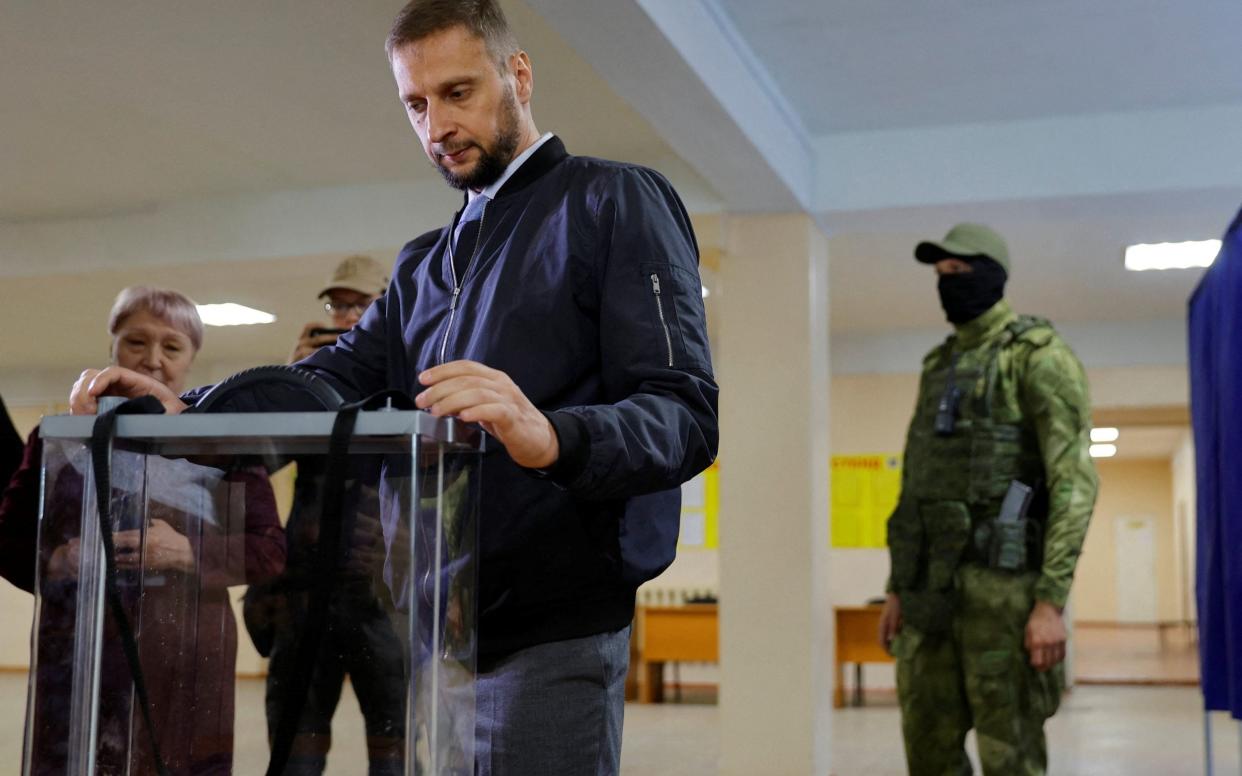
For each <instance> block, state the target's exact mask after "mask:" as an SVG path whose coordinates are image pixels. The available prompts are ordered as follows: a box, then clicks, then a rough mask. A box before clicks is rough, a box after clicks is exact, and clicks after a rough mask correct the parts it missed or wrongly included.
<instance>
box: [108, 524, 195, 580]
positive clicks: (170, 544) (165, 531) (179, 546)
mask: <svg viewBox="0 0 1242 776" xmlns="http://www.w3.org/2000/svg"><path fill="white" fill-rule="evenodd" d="M141 534H142V532H141V531H138V530H132V531H119V532H117V533H116V535H115V536H113V538H112V541H113V544H114V545H115V546H116V567H117V568H119V569H136V568H138V565H139V563H140V562H141V560H142V557H143V555H144V552H143V547H142V536H141ZM145 555H146V568H147V570H148V571H181V572H185V573H189V572H191V571H193V570H194V551H193V549H192V548H191V547H190V540H189V539H187V538H186V537H185V535H184V534H180V533H177V530H176V529H175V528H173V527H172V526H171V525H169V524H168V523H166V522H164V521H163V520H158V519H157V520H152V521H151V524H150V525H149V526H147V541H146V552H145Z"/></svg>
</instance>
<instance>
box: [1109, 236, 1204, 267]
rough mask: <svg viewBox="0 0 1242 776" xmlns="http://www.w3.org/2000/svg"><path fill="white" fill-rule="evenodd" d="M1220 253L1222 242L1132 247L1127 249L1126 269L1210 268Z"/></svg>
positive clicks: (1200, 241)
mask: <svg viewBox="0 0 1242 776" xmlns="http://www.w3.org/2000/svg"><path fill="white" fill-rule="evenodd" d="M1218 253H1220V240H1191V241H1189V242H1176V243H1155V244H1152V245H1147V244H1143V243H1140V244H1139V245H1131V246H1129V247H1127V248H1126V269H1128V270H1133V271H1135V272H1142V271H1144V270H1148V269H1191V268H1193V267H1210V266H1212V262H1213V261H1215V260H1216V254H1218Z"/></svg>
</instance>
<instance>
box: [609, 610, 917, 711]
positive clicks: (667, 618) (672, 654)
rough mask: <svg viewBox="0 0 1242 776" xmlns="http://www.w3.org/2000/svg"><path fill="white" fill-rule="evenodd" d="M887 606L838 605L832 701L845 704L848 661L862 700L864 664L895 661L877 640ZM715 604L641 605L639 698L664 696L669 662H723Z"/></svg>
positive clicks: (636, 652) (635, 655) (636, 660)
mask: <svg viewBox="0 0 1242 776" xmlns="http://www.w3.org/2000/svg"><path fill="white" fill-rule="evenodd" d="M883 610H884V608H883V607H882V606H836V607H833V616H834V618H835V621H836V638H837V644H836V647H837V648H836V686H835V691H834V693H833V702H834V703H835V704H836V705H837V706H838V707H840V706H844V705H845V673H844V667H845V664H846V663H854V664H856V665H857V668H856V674H855V677H856V680H855V685H854V686H855V692H854V699H855V704H856V705H862V664H863V663H891V662H893V658H892V656H890V655H889V654H888V653H887V652H885V651H884V648H883V647H881V646H880V644H879V642H878V641H877V640H876V636H877V634H878V632H879V629H880V612H882V611H883ZM717 617H718V610H717V605H716V604H686V605H684V606H640V607H639V608H638V611H637V613H636V617H635V629H634V640H633V642H632V651H631V664H632V665H634V666H636V667H637V671H636V673H637V680H638V700H639V701H640V702H642V703H662V702H663V701H664V664H665V663H718V662H720V627H719V623H718V622H717Z"/></svg>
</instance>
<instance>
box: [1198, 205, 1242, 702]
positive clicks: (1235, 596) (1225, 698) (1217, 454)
mask: <svg viewBox="0 0 1242 776" xmlns="http://www.w3.org/2000/svg"><path fill="white" fill-rule="evenodd" d="M1189 332H1190V411H1191V421H1192V424H1193V426H1194V436H1195V468H1196V478H1197V484H1198V488H1197V490H1198V538H1197V542H1196V544H1197V552H1196V556H1197V569H1196V571H1197V575H1196V577H1197V578H1196V580H1195V599H1196V602H1197V604H1198V610H1199V612H1198V614H1199V658H1200V660H1199V664H1200V674H1201V676H1200V685H1201V686H1202V688H1203V705H1204V708H1205V709H1207V710H1208V711H1228V712H1230V713H1231V714H1232V715H1233V716H1234V718H1236V719H1242V213H1239V214H1238V217H1237V218H1235V219H1234V222H1233V225H1232V226H1230V227H1229V231H1228V232H1227V233H1226V235H1225V239H1224V241H1223V244H1222V245H1221V250H1220V255H1219V256H1217V258H1216V261H1215V263H1213V265H1212V267H1211V268H1210V269H1208V271H1207V272H1206V273H1205V274H1204V276H1203V280H1202V281H1201V282H1200V283H1199V287H1198V289H1196V290H1195V293H1194V295H1193V296H1191V298H1190V321H1189Z"/></svg>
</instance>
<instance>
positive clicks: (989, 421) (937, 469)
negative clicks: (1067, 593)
mask: <svg viewBox="0 0 1242 776" xmlns="http://www.w3.org/2000/svg"><path fill="white" fill-rule="evenodd" d="M1054 336H1055V331H1054V330H1053V329H1052V326H1051V324H1050V323H1049V322H1048V321H1046V320H1043V319H1041V318H1035V317H1032V316H1021V317H1019V318H1018V319H1017V320H1015V321H1014V322H1012V323H1010V324H1009V325H1008V326H1007V327H1006V328H1005V330H1004V331H1003V332H1002V333H1001V334H1000V335H999V336H998V337H996V338H995V339H994V340H993V341H992V342H987V343H984V344H983V345H981V346H980V347H981V348H987V349H988V351H987V354H986V356H985V357H984V358H983V359H975V358H972V359H970V361H971V362H972V363H970V364H967V365H965V366H963V365H962V364H960V363H958V354H957V353H956V352H955V345H956V336H951V337H949V339H948V340H947V341H946V342H945V343H944V345H942V346H941V347H940V348H938V349H937V351H935V352H934V353H933V354H932V355H931V356H930V357H929V359H928V362H927V364H926V365H925V367H924V370H923V376H922V381H921V383H920V386H919V400H918V405H917V407H916V408H915V412H914V418H913V420H912V421H911V423H910V431H909V434H908V436H907V438H906V454H905V461H904V467H905V477H904V478H903V486H902V493H901V500H900V503H899V504H898V506H897V509H896V510H895V511H894V513H893V515H892V517H890V518H889V522H888V542H889V551H890V555H891V558H892V577H891V579H892V586H893V590H894V591H895V592H897V593H898V594H899V595H900V596H901V599H902V616H903V618H904V619H905V620H906V621H907V622H910V624H912V625H914V626H915V627H917V628H919V630H921V631H923V632H924V633H935V632H939V631H941V630H943V629H944V628H947V626H948V624H949V623H950V622H951V617H952V611H953V594H952V591H953V578H954V573H955V572H956V570H957V568H958V566H959V565H960V564H961V563H963V562H966V561H971V562H983V563H986V558H987V546H988V544H989V542H990V541H991V538H992V531H993V528H994V520H995V518H996V516H997V514H998V512H999V510H1000V505H1001V502H1002V500H1003V499H1004V497H1005V493H1006V492H1007V491H1008V489H1009V486H1010V484H1011V483H1012V482H1013V481H1014V480H1018V481H1020V482H1022V483H1025V484H1026V485H1029V486H1031V487H1033V488H1035V492H1036V493H1037V494H1042V493H1043V491H1044V488H1043V482H1044V470H1043V462H1042V459H1041V457H1040V451H1039V442H1038V439H1037V438H1036V436H1035V433H1034V429H1033V427H1032V426H1031V424H1030V423H1029V422H1023V421H1024V419H1023V418H1022V417H1021V416H1020V414H1018V413H1015V411H1014V410H1013V409H1012V408H1010V407H1009V406H1007V404H1006V403H1003V402H998V401H997V400H996V398H997V390H998V386H999V385H1000V384H1001V381H1004V380H1012V379H1015V377H1016V376H1015V375H1012V374H1001V353H1002V352H1003V351H1005V350H1006V349H1009V348H1015V347H1017V348H1029V349H1034V348H1037V347H1040V346H1042V345H1045V344H1047V343H1048V342H1049V341H1051V339H1052V338H1053V337H1054ZM1009 363H1010V364H1013V363H1015V360H1013V359H1011V360H1010V361H1009ZM950 381H952V384H953V385H955V386H956V387H957V388H958V389H959V392H958V399H957V401H956V406H953V407H946V406H945V405H946V397H947V396H948V395H949V394H947V393H946V386H949V385H950ZM946 413H948V414H946ZM938 416H939V417H938ZM946 419H947V420H949V421H951V423H946ZM948 426H951V429H950V428H949V427H948ZM946 432H947V433H946ZM1046 504H1047V499H1046V495H1045V496H1043V497H1039V496H1037V498H1036V499H1035V502H1034V504H1033V505H1032V509H1031V510H1030V512H1028V518H1032V519H1030V520H1029V521H1028V523H1027V524H1028V525H1030V526H1032V529H1033V530H1034V531H1036V532H1038V529H1039V528H1040V527H1042V522H1043V518H1044V517H1045V516H1046V510H1047V506H1046ZM1041 550H1042V536H1039V535H1033V536H1032V537H1031V541H1030V550H1029V551H1028V552H1027V553H1026V555H1027V561H1026V566H1025V568H1027V569H1029V568H1038V567H1039V564H1040V562H1041V558H1040V555H1041Z"/></svg>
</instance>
